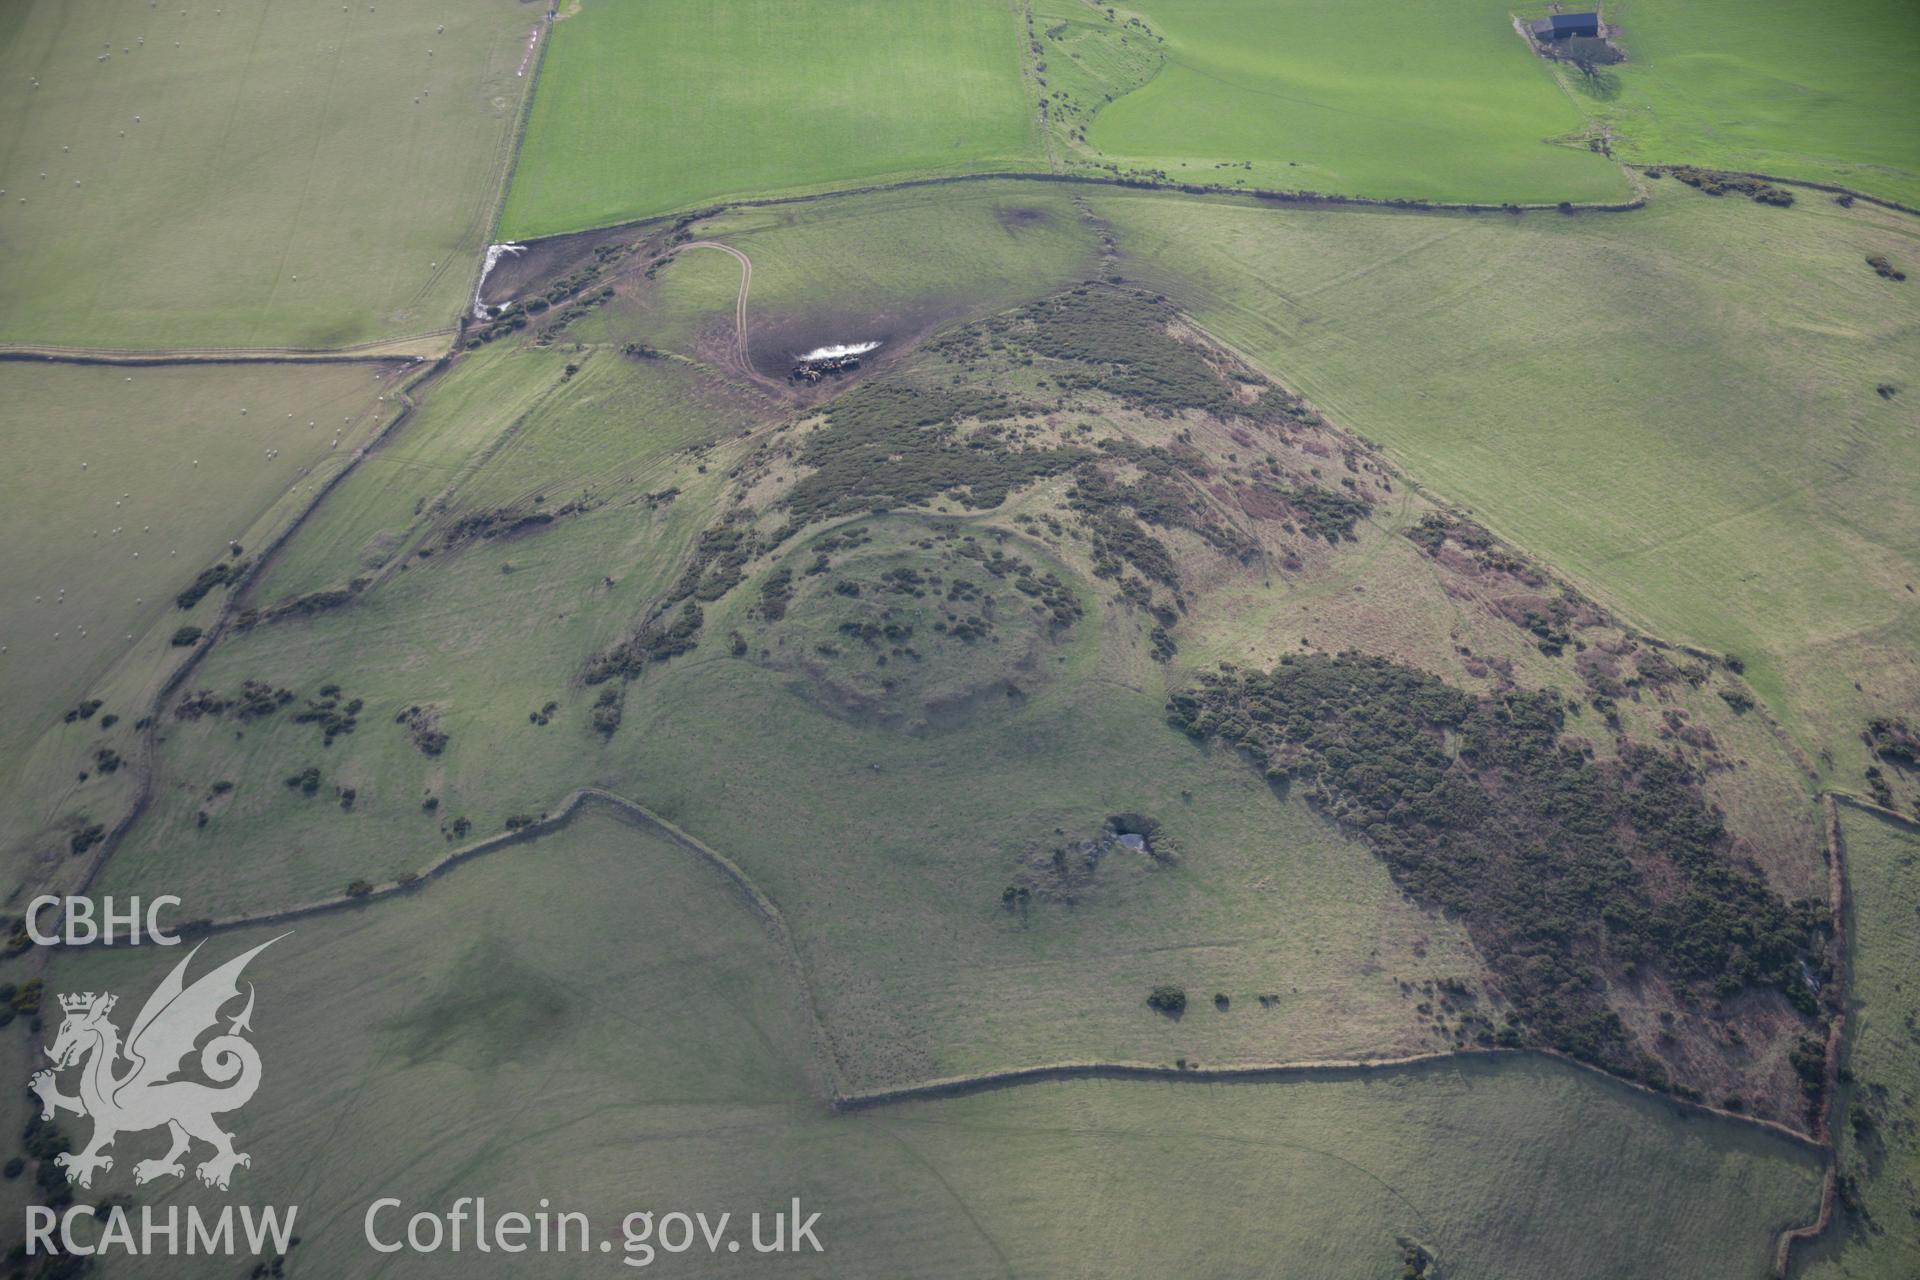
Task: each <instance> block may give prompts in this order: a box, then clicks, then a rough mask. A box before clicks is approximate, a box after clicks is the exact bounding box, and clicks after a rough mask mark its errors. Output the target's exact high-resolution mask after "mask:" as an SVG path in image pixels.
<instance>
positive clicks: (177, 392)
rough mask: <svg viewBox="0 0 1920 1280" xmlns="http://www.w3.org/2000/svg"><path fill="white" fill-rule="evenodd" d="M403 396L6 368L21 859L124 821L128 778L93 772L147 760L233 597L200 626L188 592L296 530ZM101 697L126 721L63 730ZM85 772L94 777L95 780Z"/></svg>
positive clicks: (4, 746)
mask: <svg viewBox="0 0 1920 1280" xmlns="http://www.w3.org/2000/svg"><path fill="white" fill-rule="evenodd" d="M396 384H397V379H396V376H395V375H394V373H393V372H392V368H391V367H390V366H383V365H365V364H353V365H345V364H331V365H319V364H312V365H299V366H288V365H281V366H273V367H268V366H219V367H213V366H204V367H191V366H170V367H162V368H132V369H122V368H109V367H103V366H92V367H75V366H68V365H43V364H26V363H5V364H0V442H4V445H3V446H0V447H4V451H5V453H6V455H7V456H8V458H9V459H10V460H11V462H12V465H13V468H14V475H15V481H16V485H15V491H14V492H13V494H12V496H11V498H10V500H9V501H8V502H7V503H6V504H5V505H4V508H0V542H4V544H5V545H6V546H7V547H8V548H9V549H10V554H9V555H8V556H7V557H6V560H5V565H4V569H0V592H4V599H5V605H4V607H0V644H4V645H5V646H6V652H5V654H4V655H0V703H4V704H5V706H6V707H7V715H6V718H5V724H6V729H5V732H4V734H0V778H5V779H6V780H7V784H6V785H7V794H8V796H9V797H10V799H9V801H8V803H6V804H5V805H4V806H0V808H3V809H4V811H5V814H6V818H5V820H4V826H0V831H3V832H4V835H3V836H0V847H4V848H5V849H6V850H7V852H8V853H9V855H13V856H20V855H24V854H27V853H38V852H39V851H40V844H41V843H47V844H51V845H59V844H64V843H65V837H64V836H60V837H57V838H55V837H53V836H50V835H49V834H48V824H49V823H52V822H54V821H55V820H56V819H57V818H60V817H62V816H64V815H67V814H70V813H72V812H75V811H77V810H79V809H86V810H88V811H89V812H90V813H91V814H92V819H93V820H94V821H102V820H107V819H109V818H110V817H111V814H112V811H113V808H114V805H115V803H116V801H115V798H114V797H113V794H112V793H113V792H114V791H115V790H116V789H117V788H118V786H119V785H120V784H121V783H123V782H124V781H125V778H124V776H122V777H120V778H116V779H108V778H106V777H104V776H102V775H100V774H99V773H98V771H97V770H95V769H94V768H93V763H92V761H91V760H90V758H89V757H90V756H91V754H92V753H93V752H94V751H95V750H96V749H98V748H100V747H103V746H105V747H111V748H114V749H117V750H120V751H126V750H127V749H128V747H129V745H130V743H131V741H132V729H133V723H134V721H135V720H137V719H138V718H139V717H140V716H142V715H144V714H145V704H146V701H147V699H148V698H149V697H150V696H151V694H152V690H153V688H154V686H155V684H156V682H157V681H158V680H159V678H160V677H161V676H162V675H163V674H164V673H165V672H167V671H169V670H171V668H172V667H173V665H174V663H175V662H176V661H177V660H178V659H179V658H180V656H181V654H182V653H183V652H184V651H183V650H182V649H179V648H176V647H173V646H172V645H171V644H170V643H169V640H170V638H171V637H172V635H173V633H174V631H175V630H176V628H178V627H180V626H182V625H185V624H190V623H197V624H204V623H205V622H206V621H207V620H208V618H209V617H210V616H211V615H212V613H213V611H214V609H215V608H216V607H217V602H218V600H219V599H220V598H221V596H222V595H223V594H224V592H222V591H214V592H212V593H210V594H209V596H208V598H207V599H205V600H204V601H202V602H201V603H200V604H199V605H198V606H197V607H196V608H194V609H192V610H188V611H182V610H180V609H179V608H177V607H176V606H175V603H174V596H175V595H176V593H178V592H179V591H181V590H182V589H183V588H185V587H186V586H188V585H189V584H190V583H192V582H193V580H194V577H195V575H197V574H198V573H199V572H200V571H201V570H203V569H205V568H207V567H208V566H209V565H212V564H216V563H219V562H223V561H230V560H232V559H233V557H231V556H230V554H229V551H228V542H229V540H233V539H237V540H239V542H240V543H241V545H242V547H243V548H253V547H257V546H259V545H260V544H261V543H262V542H264V541H265V540H266V539H267V538H269V537H270V536H271V535H272V534H273V533H275V532H277V531H278V530H279V529H281V528H283V527H284V526H285V524H286V522H287V521H288V520H289V519H290V518H291V517H292V516H293V515H294V513H295V512H296V511H298V510H299V509H300V508H301V507H303V506H304V505H305V504H306V503H307V502H308V501H310V500H311V491H312V489H313V487H314V486H316V485H318V484H321V483H324V482H325V480H326V479H327V478H328V477H330V476H331V475H333V474H334V473H335V472H336V471H338V469H339V468H340V467H342V466H343V465H345V463H346V460H347V457H348V455H349V454H350V453H351V452H352V450H353V449H354V448H355V447H356V446H357V445H359V444H361V443H364V441H365V440H366V438H367V437H368V436H369V434H370V433H371V432H372V431H373V429H374V428H375V427H376V426H377V425H378V424H379V423H381V422H383V421H385V420H386V419H387V418H388V417H390V415H391V413H392V411H393V408H394V405H395V404H396V402H395V401H393V400H387V401H386V402H385V403H383V402H382V400H381V397H382V396H385V395H387V394H388V393H390V392H392V391H393V389H394V387H395V385H396ZM243 410H244V412H243ZM83 464H84V465H85V469H84V470H83V469H82V465H83ZM83 630H84V632H85V634H84V635H83V634H82V631H83ZM83 698H97V699H101V700H102V701H103V703H104V706H103V707H102V709H101V711H100V713H99V715H100V716H105V715H115V716H117V717H118V718H119V721H120V723H119V724H118V725H116V726H113V727H112V728H111V729H110V730H106V731H103V730H102V729H101V724H100V718H99V717H98V716H96V717H95V718H93V719H90V720H88V721H86V722H81V723H75V724H71V725H69V724H64V723H62V714H63V713H64V712H65V711H67V710H68V709H69V708H71V707H72V706H74V704H76V703H78V702H79V701H80V700H81V699H83ZM80 771H92V772H93V773H94V777H93V778H92V779H91V780H90V781H89V782H87V783H85V784H81V783H77V782H76V781H75V779H76V775H77V773H78V772H80ZM23 841H29V842H32V847H31V848H28V847H27V846H26V845H25V844H22V843H21V842H23Z"/></svg>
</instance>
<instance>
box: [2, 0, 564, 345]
mask: <svg viewBox="0 0 1920 1280" xmlns="http://www.w3.org/2000/svg"><path fill="white" fill-rule="evenodd" d="M537 16H538V15H537V13H536V11H535V10H534V9H532V8H530V7H528V6H526V5H522V4H516V3H513V2H512V0H484V3H454V2H452V0H433V2H431V3H408V4H394V5H381V6H378V11H377V12H376V11H375V9H374V8H371V7H368V6H365V5H354V6H340V7H338V8H336V7H335V6H333V5H330V4H298V5H287V4H279V5H276V4H269V3H267V2H266V0H224V3H222V4H219V5H215V4H212V3H208V2H207V0H193V2H192V3H191V4H186V5H182V4H175V3H171V2H170V3H167V4H162V5H153V4H146V3H140V2H139V0H112V2H110V3H99V4H88V5H67V4H51V3H43V4H30V3H14V4H8V5H6V6H5V7H4V9H0V190H4V191H5V193H6V194H5V195H4V196H0V255H4V257H5V259H6V263H7V268H6V270H5V272H3V273H0V341H8V342H23V343H61V344H68V345H82V346H90V347H132V348H141V349H152V348H182V347H206V346H228V347H242V346H270V347H282V346H291V347H333V346H342V345H346V344H351V343H358V342H364V341H367V340H369V339H374V338H382V337H392V336H399V335H410V334H417V333H424V332H427V331H430V330H441V329H444V328H446V327H448V326H450V325H451V324H453V322H454V321H455V320H456V319H457V318H458V316H459V314H460V312H461V311H462V310H464V307H465V302H466V296H467V291H468V290H470V289H471V288H472V287H473V279H474V274H475V271H476V265H475V264H476V257H477V255H478V253H479V251H480V250H481V248H482V247H483V246H484V245H485V243H486V236H487V233H488V230H489V222H490V220H491V217H492V212H493V208H494V205H495V202H496V200H497V198H498V192H499V189H500V186H501V184H502V182H503V180H504V176H505V169H506V166H507V162H508V152H509V147H510V143H511V140H512V133H513V126H514V124H515V121H516V119H517V118H518V114H519V110H520V106H521V103H522V99H523V94H524V93H525V91H526V89H527V87H528V85H529V83H530V81H531V76H532V68H531V66H529V67H528V71H527V75H526V76H524V77H523V76H520V75H518V74H516V73H517V71H518V69H519V68H520V66H521V64H522V60H523V58H525V56H526V46H527V42H528V38H529V36H530V35H531V34H532V32H533V30H534V25H535V19H536V18H537Z"/></svg>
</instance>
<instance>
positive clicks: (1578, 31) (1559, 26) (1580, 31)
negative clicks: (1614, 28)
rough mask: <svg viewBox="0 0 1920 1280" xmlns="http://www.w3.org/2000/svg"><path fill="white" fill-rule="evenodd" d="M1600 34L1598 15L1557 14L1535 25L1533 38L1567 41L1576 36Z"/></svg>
mask: <svg viewBox="0 0 1920 1280" xmlns="http://www.w3.org/2000/svg"><path fill="white" fill-rule="evenodd" d="M1599 34H1600V15H1599V14H1597V13H1556V14H1554V15H1553V16H1552V17H1548V18H1542V19H1540V21H1538V22H1536V23H1534V24H1533V37H1534V39H1536V40H1567V39H1571V38H1572V37H1574V36H1597V35H1599Z"/></svg>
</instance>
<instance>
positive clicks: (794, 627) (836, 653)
mask: <svg viewBox="0 0 1920 1280" xmlns="http://www.w3.org/2000/svg"><path fill="white" fill-rule="evenodd" d="M963 528H964V526H957V525H954V524H947V523H936V522H921V521H914V520H897V519H894V520H889V519H877V520H872V521H861V522H857V523H853V524H844V525H839V526H836V527H835V529H834V530H833V531H832V532H831V533H827V534H825V535H822V536H821V537H818V538H815V539H813V540H811V541H810V542H807V543H803V544H801V545H800V546H798V547H796V548H795V549H794V551H793V553H792V554H791V555H789V556H788V557H787V558H786V559H785V560H783V561H781V562H780V563H779V564H778V566H777V567H775V568H774V569H772V570H770V571H769V572H768V573H767V574H766V575H765V576H764V577H763V578H762V579H761V580H760V582H759V584H758V591H759V600H758V603H757V605H756V606H755V608H754V609H753V611H752V614H751V615H750V616H752V617H754V618H755V619H756V620H757V623H758V625H754V624H753V623H749V624H747V625H746V626H743V627H742V629H741V630H740V631H739V632H738V633H736V634H737V636H738V639H737V640H735V641H734V642H733V643H734V648H735V651H736V652H738V653H744V654H747V655H749V656H751V657H753V658H754V659H755V660H756V661H758V662H760V663H762V664H764V665H766V666H768V667H770V668H772V669H774V670H776V671H781V672H784V673H787V674H789V675H792V676H794V677H795V678H796V682H797V686H796V687H798V688H800V689H801V690H802V691H803V692H805V694H806V695H807V696H808V697H809V698H810V699H811V700H813V701H815V702H816V703H818V704H819V705H821V706H823V707H825V708H827V709H828V710H830V711H833V712H836V713H838V714H844V715H848V716H852V717H855V718H856V719H860V720H870V721H872V722H874V723H878V724H883V725H888V726H901V727H906V728H908V729H910V730H914V731H926V730H931V729H940V728H950V727H954V726H956V725H958V724H961V723H965V722H966V721H968V720H970V719H971V718H972V717H973V716H974V715H975V714H977V713H980V712H986V711H991V710H993V709H994V708H996V707H1004V706H1008V705H1018V704H1020V703H1021V702H1024V701H1025V700H1026V699H1027V698H1029V697H1031V696H1032V695H1034V694H1035V693H1037V692H1039V690H1040V689H1041V688H1043V687H1044V686H1045V685H1047V684H1049V683H1050V682H1051V681H1052V680H1053V679H1054V676H1055V672H1056V670H1057V668H1058V665H1059V663H1060V662H1062V661H1064V658H1061V657H1057V656H1056V650H1057V649H1058V648H1059V647H1060V646H1061V645H1063V644H1066V643H1068V642H1069V641H1070V640H1072V639H1073V638H1074V632H1075V631H1076V629H1077V628H1079V627H1081V625H1082V621H1081V620H1082V617H1083V616H1084V614H1085V607H1084V605H1083V603H1082V596H1083V592H1084V591H1085V588H1084V587H1082V586H1079V585H1076V584H1075V583H1074V582H1073V578H1074V575H1073V574H1072V572H1071V571H1070V570H1067V569H1065V568H1064V567H1063V566H1060V565H1059V564H1057V563H1056V562H1054V561H1053V560H1052V558H1051V557H1050V556H1048V555H1047V554H1046V553H1045V552H1043V551H1041V550H1039V549H1038V548H1036V547H1034V546H1031V545H1027V544H1025V543H1024V542H1022V541H1020V540H1017V539H1008V538H1006V537H1005V536H1004V535H998V534H996V535H992V536H989V537H988V538H987V539H985V540H984V541H983V540H982V539H981V538H980V537H978V536H976V535H975V534H972V533H967V532H963V531H962V530H963Z"/></svg>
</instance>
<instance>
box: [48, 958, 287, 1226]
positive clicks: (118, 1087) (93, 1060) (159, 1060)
mask: <svg viewBox="0 0 1920 1280" xmlns="http://www.w3.org/2000/svg"><path fill="white" fill-rule="evenodd" d="M285 936H286V935H285V934H282V935H281V937H285ZM279 940H280V939H279V938H270V939H268V940H267V941H266V942H263V943H261V944H260V945H259V946H257V947H255V948H254V949H253V950H251V951H249V952H247V953H246V954H244V955H241V956H239V957H237V958H235V959H232V960H229V961H227V963H225V964H223V965H221V966H220V967H219V968H218V969H215V970H214V971H213V972H211V973H209V974H206V975H205V976H204V977H201V978H199V979H198V980H196V981H195V982H194V984H193V985H192V986H190V987H189V986H187V985H186V981H185V975H186V971H187V965H188V964H189V963H191V962H192V960H193V957H194V955H196V954H198V952H199V950H200V948H199V947H195V948H194V949H193V951H191V952H189V953H188V954H187V957H186V959H184V960H182V961H181V962H180V963H179V964H177V965H175V966H174V968H173V972H172V973H170V974H168V975H167V976H166V979H165V980H164V981H163V982H161V984H160V985H159V986H158V987H156V988H154V992H153V994H152V995H151V996H149V997H147V1003H146V1005H145V1006H144V1007H142V1008H141V1010H140V1016H139V1017H137V1018H135V1019H134V1020H133V1029H132V1031H130V1032H129V1033H128V1035H127V1043H126V1046H125V1048H124V1049H123V1048H122V1047H121V1044H120V1031H119V1028H117V1027H115V1026H114V1025H113V1023H111V1022H109V1021H108V1020H107V1015H108V1014H109V1013H111V1012H112V1011H113V1006H114V1004H115V1002H116V1001H117V1000H118V997H117V996H114V995H111V994H108V993H107V992H101V993H99V994H98V995H96V994H94V993H93V992H91V991H88V992H83V993H80V994H75V995H63V996H61V997H60V1008H61V1009H62V1010H63V1011H64V1012H65V1014H66V1019H65V1021H63V1022H62V1023H61V1024H60V1034H59V1035H58V1036H56V1037H55V1038H54V1042H53V1047H52V1048H50V1049H48V1050H47V1056H48V1057H49V1058H52V1059H53V1062H54V1067H53V1070H52V1071H40V1072H37V1073H35V1075H34V1077H33V1079H32V1080H31V1081H30V1082H29V1083H28V1087H29V1088H31V1089H32V1090H33V1091H34V1092H35V1093H37V1094H39V1095H40V1118H41V1119H42V1120H51V1119H53V1117H54V1114H55V1113H56V1112H59V1111H71V1112H73V1113H75V1114H76V1115H83V1116H92V1117H93V1139H92V1141H90V1142H88V1143H87V1146H86V1149H85V1150H84V1151H81V1152H79V1153H77V1154H75V1153H72V1152H62V1153H61V1154H59V1155H57V1156H55V1157H54V1163H55V1164H57V1165H60V1166H62V1167H63V1168H65V1169H66V1171H67V1181H69V1182H74V1183H78V1184H79V1185H80V1186H83V1187H85V1186H89V1185H91V1184H92V1181H93V1174H94V1170H96V1169H102V1170H105V1169H112V1168H113V1157H112V1156H109V1155H103V1154H102V1152H103V1151H104V1150H105V1149H106V1148H107V1147H109V1146H111V1145H112V1144H113V1140H114V1139H115V1138H116V1137H118V1136H119V1135H120V1134H122V1133H138V1132H140V1131H142V1130H145V1129H157V1128H159V1127H160V1126H161V1125H165V1126H166V1127H167V1129H168V1131H169V1132H170V1133H171V1134H172V1136H173V1146H172V1147H171V1148H170V1149H169V1150H168V1151H167V1153H166V1155H164V1156H161V1157H160V1158H159V1159H157V1160H142V1161H140V1162H139V1163H138V1164H136V1165H134V1166H133V1180H134V1181H135V1182H136V1183H143V1182H148V1181H151V1180H152V1179H154V1178H159V1177H163V1176H171V1177H176V1178H177V1177H180V1176H182V1175H183V1174H185V1172H186V1169H185V1167H184V1166H182V1165H181V1163H180V1157H181V1156H183V1155H185V1154H187V1151H188V1149H189V1148H190V1147H191V1146H192V1145H193V1143H192V1139H195V1138H198V1139H199V1140H200V1141H202V1142H205V1143H208V1144H210V1145H211V1146H212V1147H213V1155H212V1156H211V1157H210V1158H209V1159H208V1160H207V1161H206V1163H204V1164H202V1165H201V1166H200V1167H199V1168H198V1169H196V1170H195V1171H194V1172H195V1173H196V1174H198V1175H199V1178H200V1181H202V1182H204V1183H206V1184H207V1185H208V1186H210V1187H219V1188H220V1189H221V1190H223V1191H224V1190H226V1187H227V1182H228V1180H229V1179H230V1178H232V1176H233V1171H234V1168H235V1167H236V1166H239V1165H251V1164H252V1163H253V1160H252V1157H250V1156H248V1155H247V1154H246V1153H244V1152H240V1151H235V1150H234V1149H233V1135H232V1134H230V1133H228V1132H226V1131H225V1130H224V1129H222V1128H221V1127H220V1126H219V1125H218V1124H215V1123H214V1119H213V1118H214V1117H215V1116H216V1115H220V1114H222V1113H224V1112H228V1111H237V1110H238V1109H240V1108H241V1107H243V1106H245V1105H246V1104H247V1101H248V1099H250V1098H252V1097H253V1094H254V1090H256V1089H258V1088H259V1087H260V1053H259V1050H257V1049H255V1048H254V1047H253V1045H252V1044H250V1043H248V1042H247V1041H246V1040H244V1039H242V1038H241V1035H240V1033H241V1032H243V1031H250V1030H252V1026H251V1025H250V1019H251V1018H252V1017H253V984H252V983H248V984H247V1004H246V1007H245V1008H244V1009H242V1010H241V1011H240V1014H239V1016H238V1017H235V1018H234V1019H233V1020H232V1022H231V1023H230V1025H229V1026H228V1028H227V1033H226V1034H225V1035H217V1036H215V1037H214V1038H213V1039H211V1040H209V1041H207V1043H206V1045H205V1046H204V1047H203V1048H201V1050H200V1070H201V1071H202V1072H203V1073H204V1074H205V1075H206V1077H207V1078H208V1079H209V1080H212V1081H214V1083H215V1084H218V1085H223V1086H225V1087H224V1088H214V1087H213V1086H212V1085H205V1084H201V1083H200V1082H199V1081H197V1080H176V1079H174V1078H173V1077H174V1076H175V1075H176V1074H177V1073H178V1072H179V1071H180V1069H181V1065H182V1062H183V1061H184V1059H185V1058H186V1057H187V1055H189V1054H191V1053H192V1052H193V1049H194V1044H195V1042H196V1041H198V1040H199V1039H200V1037H201V1036H202V1035H203V1034H205V1033H206V1032H207V1031H208V1030H209V1029H210V1028H212V1027H214V1026H215V1025H216V1024H217V1023H218V1022H219V1021H220V1010H221V1008H222V1007H223V1006H224V1005H225V1004H226V1003H227V1002H228V1001H230V1000H233V999H236V998H238V997H239V995H240V987H239V978H240V971H241V970H242V969H244V968H246V966H247V961H249V960H251V959H253V958H254V957H255V956H257V955H259V954H260V953H261V952H262V951H264V950H266V949H267V948H268V947H270V946H272V945H273V944H274V943H275V942H278V941H279ZM123 1058H124V1059H125V1060H126V1061H127V1062H128V1063H129V1064H130V1065H129V1066H128V1067H127V1069H126V1070H125V1071H123V1072H120V1073H118V1074H116V1067H117V1066H118V1064H119V1063H120V1061H121V1060H122V1059H123ZM83 1062H84V1064H85V1065H84V1066H82V1067H81V1072H80V1093H79V1096H78V1097H70V1096H68V1095H67V1094H64V1093H62V1092H60V1087H59V1084H58V1083H57V1081H56V1079H55V1073H56V1072H59V1071H64V1070H66V1069H67V1068H68V1067H71V1066H75V1065H77V1064H81V1063H83Z"/></svg>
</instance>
